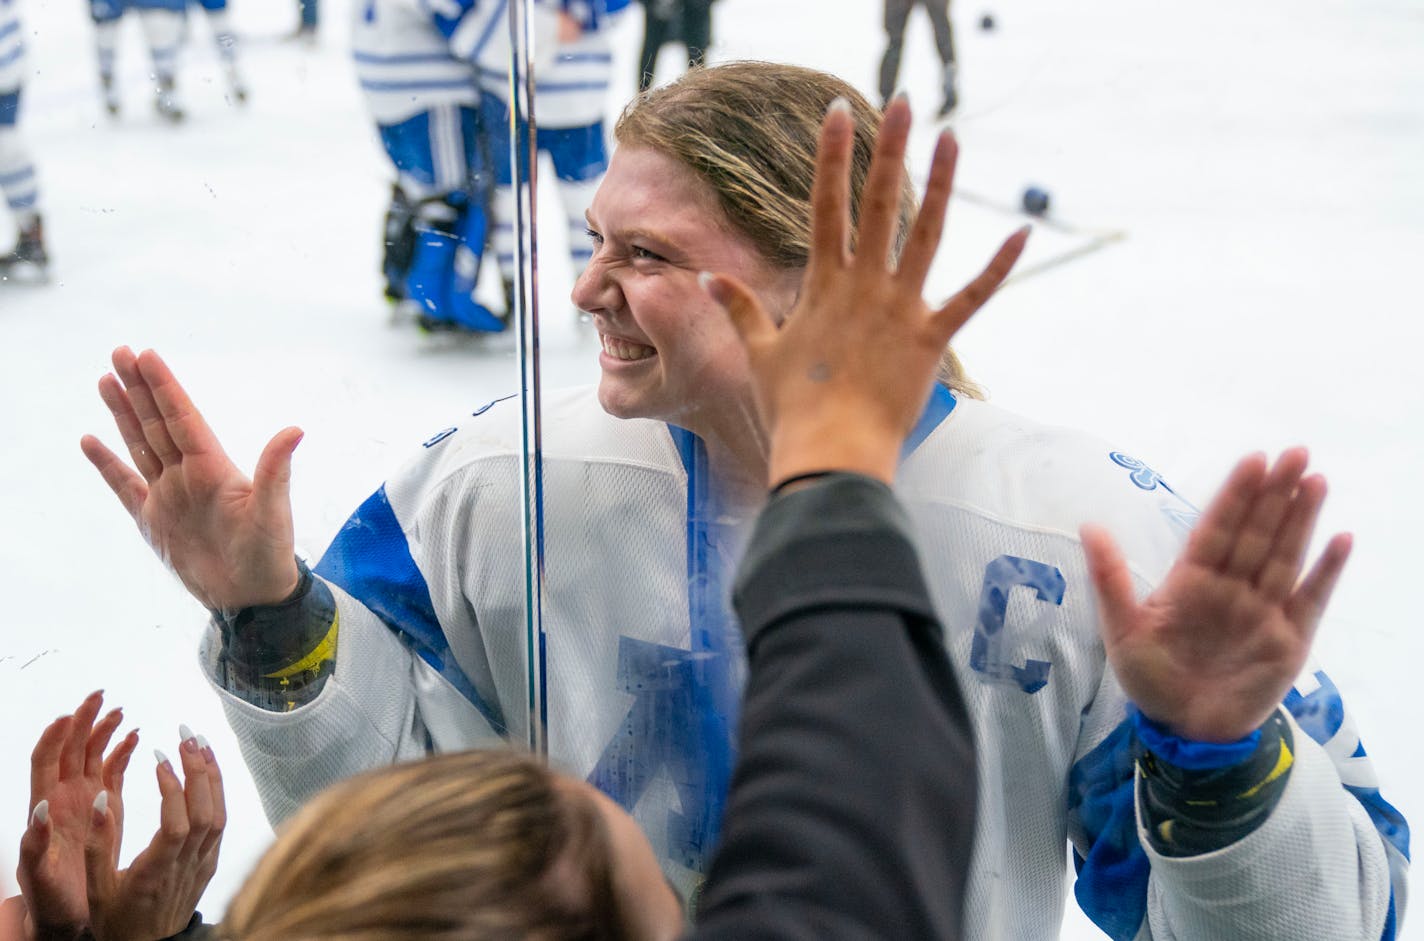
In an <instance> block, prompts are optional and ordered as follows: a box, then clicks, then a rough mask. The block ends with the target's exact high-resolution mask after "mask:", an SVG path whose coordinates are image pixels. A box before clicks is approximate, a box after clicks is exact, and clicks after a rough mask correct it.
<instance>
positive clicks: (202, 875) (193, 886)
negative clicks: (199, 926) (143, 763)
mask: <svg viewBox="0 0 1424 941" xmlns="http://www.w3.org/2000/svg"><path fill="white" fill-rule="evenodd" d="M180 735H181V738H182V741H181V742H180V743H179V746H178V755H179V759H180V762H181V764H182V766H183V780H181V781H180V780H179V779H178V775H177V774H176V773H174V770H173V765H172V764H171V763H170V762H169V760H168V759H167V757H166V756H163V755H160V756H159V758H160V760H159V762H158V767H157V772H156V773H157V776H158V791H159V794H160V795H161V797H162V804H161V805H160V809H159V827H158V832H157V833H155V834H154V835H153V839H152V840H151V841H150V842H149V844H148V846H147V847H146V848H144V850H143V851H142V852H140V853H139V854H138V855H137V856H136V857H134V860H133V862H132V863H131V864H130V865H129V867H128V868H127V869H124V870H122V871H120V870H118V868H117V864H118V857H119V843H120V841H121V840H122V837H123V826H122V818H121V817H116V816H115V814H114V813H113V811H114V809H115V808H116V806H121V805H116V803H115V802H114V801H110V803H109V811H110V812H109V813H108V814H104V815H96V817H95V820H94V823H93V825H92V826H91V828H90V831H89V839H88V842H87V844H86V847H85V863H86V871H87V875H88V892H89V895H88V904H89V910H90V913H91V915H90V917H91V920H92V924H93V926H94V934H95V937H96V939H97V941H150V939H154V938H166V937H169V936H171V935H175V934H177V933H178V932H179V931H181V930H182V929H183V927H184V926H185V925H187V924H188V921H189V919H190V918H192V916H193V912H194V911H195V910H196V909H197V906H198V900H199V899H200V898H201V897H202V894H203V890H204V889H206V888H207V885H208V883H209V882H210V881H211V880H212V878H213V874H214V873H215V872H216V871H217V864H218V851H219V848H220V847H221V845H222V834H223V829H224V827H225V826H226V825H227V810H226V805H225V803H224V797H223V782H222V773H221V771H220V770H219V769H218V763H217V758H216V757H215V756H214V755H213V750H212V748H210V747H209V746H208V745H207V744H206V743H204V742H202V741H200V740H199V739H198V738H197V737H196V736H195V735H193V734H192V732H191V731H189V730H188V729H187V728H182V729H181V731H180Z"/></svg>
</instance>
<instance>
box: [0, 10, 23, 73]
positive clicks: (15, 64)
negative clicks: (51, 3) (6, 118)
mask: <svg viewBox="0 0 1424 941" xmlns="http://www.w3.org/2000/svg"><path fill="white" fill-rule="evenodd" d="M24 69H25V37H24V35H23V34H22V32H21V30H20V0H0V95H8V94H10V93H11V92H15V91H18V90H19V88H20V86H21V85H22V84H23V82H24Z"/></svg>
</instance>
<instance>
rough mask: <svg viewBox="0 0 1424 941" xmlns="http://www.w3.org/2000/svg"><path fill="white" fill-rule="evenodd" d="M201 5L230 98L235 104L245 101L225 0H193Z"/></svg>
mask: <svg viewBox="0 0 1424 941" xmlns="http://www.w3.org/2000/svg"><path fill="white" fill-rule="evenodd" d="M195 3H196V5H197V6H199V7H201V8H202V10H203V13H204V17H205V19H207V21H208V28H209V29H211V30H212V33H213V45H214V46H216V48H217V51H218V61H219V62H221V63H222V69H223V77H224V78H226V79H227V87H228V92H229V94H231V95H232V100H233V101H234V102H236V103H237V104H246V102H247V84H246V83H245V82H244V81H243V80H242V75H241V74H240V73H239V72H238V71H237V33H235V32H233V29H232V18H231V17H230V16H229V15H228V11H227V0H195Z"/></svg>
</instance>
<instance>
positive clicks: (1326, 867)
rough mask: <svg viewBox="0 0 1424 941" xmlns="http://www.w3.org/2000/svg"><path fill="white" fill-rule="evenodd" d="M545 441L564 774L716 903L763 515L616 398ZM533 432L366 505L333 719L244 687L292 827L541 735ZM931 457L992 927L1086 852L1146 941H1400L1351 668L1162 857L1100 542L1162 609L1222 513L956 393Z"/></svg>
mask: <svg viewBox="0 0 1424 941" xmlns="http://www.w3.org/2000/svg"><path fill="white" fill-rule="evenodd" d="M543 427H544V430H545V431H544V443H545V453H544V464H543V493H542V500H543V503H542V505H543V510H544V513H545V517H546V520H547V526H548V530H547V535H546V539H545V541H544V544H543V545H542V547H541V549H542V561H543V566H544V571H545V579H546V580H545V592H544V595H543V597H542V599H541V602H542V606H543V623H544V629H545V637H544V638H543V644H542V649H543V651H544V654H545V658H546V669H547V677H548V700H547V719H548V725H549V743H550V753H551V758H552V759H553V761H554V762H555V764H556V765H557V766H559V767H561V768H563V769H564V770H567V771H569V772H570V773H573V774H575V775H578V776H581V777H586V778H588V779H590V780H592V781H594V782H595V783H597V784H599V786H601V787H603V788H605V789H606V790H607V791H608V792H609V793H610V794H612V796H614V797H615V798H616V799H618V800H619V801H621V802H622V803H624V805H625V806H627V807H628V808H629V809H630V810H632V812H633V813H634V815H635V817H636V818H637V819H638V821H639V823H640V824H642V825H643V827H644V828H645V830H646V831H647V832H648V834H649V837H650V839H651V840H652V842H653V845H654V847H655V848H657V849H658V850H659V851H660V852H661V853H662V855H663V858H664V861H665V867H666V868H667V870H668V871H669V873H670V874H671V875H672V876H673V877H674V879H675V880H677V881H680V882H682V883H683V884H684V885H687V884H688V882H689V881H690V880H691V879H693V878H695V873H694V870H695V869H696V868H698V867H699V866H700V865H702V864H704V863H705V861H706V859H707V856H708V853H709V852H710V849H711V846H712V840H713V839H714V837H715V831H716V824H717V821H718V816H719V814H720V800H721V798H722V796H723V793H724V788H725V782H726V775H727V773H728V771H729V769H730V766H731V762H732V754H731V741H732V739H731V734H732V728H733V726H734V716H735V700H736V692H737V683H738V681H739V676H740V665H739V659H738V658H739V654H740V646H739V643H738V642H737V640H736V638H737V635H736V633H735V630H734V629H733V627H732V626H731V625H730V623H729V622H727V620H726V617H727V614H726V606H725V596H726V592H727V590H728V589H729V587H730V581H731V573H732V569H731V566H732V564H733V562H734V560H735V558H736V557H737V555H738V553H739V551H740V547H741V545H742V544H743V540H744V539H745V538H746V535H747V532H748V530H747V525H748V524H749V522H750V518H751V515H752V512H753V508H747V509H746V511H744V512H741V513H738V512H736V510H735V508H732V507H727V506H721V505H719V504H718V502H717V500H716V488H715V485H714V486H711V487H709V486H707V481H708V469H707V466H706V463H705V461H706V458H705V451H704V450H703V449H702V448H701V446H700V442H699V441H698V440H697V439H696V438H694V437H693V436H691V435H689V434H687V433H686V432H683V431H681V430H680V429H676V428H672V427H670V426H668V425H664V424H661V423H658V422H653V421H643V420H635V421H623V420H618V419H614V418H612V417H610V416H608V415H607V414H605V413H604V412H603V410H602V409H601V408H600V407H599V405H598V402H597V399H596V397H595V395H594V394H593V392H592V390H571V391H568V392H565V393H560V394H554V395H549V396H547V397H546V400H545V413H544V426H543ZM521 437H522V416H521V412H520V409H519V407H518V403H517V402H514V401H501V402H498V403H495V404H493V405H492V406H488V407H486V408H485V409H481V410H480V411H478V412H476V413H474V414H473V415H471V416H469V417H466V418H465V419H463V420H462V421H461V422H460V424H459V426H458V427H457V428H451V429H447V431H445V432H442V433H441V434H439V435H436V436H435V437H434V438H432V439H430V440H429V441H428V442H426V445H425V447H424V449H423V452H422V454H421V455H420V456H419V457H418V458H417V459H416V460H414V461H413V462H412V463H411V464H409V465H407V466H406V467H405V468H404V469H403V470H402V471H401V472H400V473H398V474H397V475H396V476H395V477H393V478H391V479H390V480H389V481H388V482H387V483H386V484H385V486H383V487H382V488H381V489H380V490H379V491H378V492H377V493H376V494H374V495H373V496H372V497H371V498H370V499H369V500H367V502H366V503H365V504H363V505H362V507H361V508H360V509H359V510H358V511H357V512H356V513H355V514H354V515H353V516H352V517H351V519H350V521H348V523H347V524H346V526H345V527H344V528H343V529H342V531H341V532H340V533H339V534H338V535H337V537H336V538H335V540H334V541H333V543H332V545H331V547H330V548H329V549H328V551H327V553H326V555H325V557H324V558H323V559H322V561H321V563H320V564H319V565H318V566H317V569H316V571H317V573H318V575H320V576H321V577H323V578H324V579H326V580H327V581H328V583H329V584H331V585H332V590H333V594H334V595H335V597H336V599H337V605H338V617H339V625H340V626H339V639H338V644H337V660H336V667H335V672H334V674H333V675H332V676H331V677H330V678H329V679H328V680H327V682H326V685H325V686H324V688H323V689H322V690H321V692H320V694H319V695H318V696H317V698H316V699H315V700H313V701H312V702H310V703H308V704H306V705H304V706H301V707H299V708H297V709H295V710H293V711H291V712H288V713H272V712H264V711H263V710H261V709H258V708H256V707H254V706H252V705H249V704H248V703H246V702H244V701H243V700H241V699H239V698H237V697H235V696H233V695H232V694H230V693H228V692H227V691H226V690H223V689H221V688H219V690H218V691H219V694H220V695H221V696H222V697H223V699H224V703H225V708H226V711H227V714H228V718H229V721H230V722H231V723H232V726H233V728H234V729H235V731H236V732H237V734H238V737H239V740H240V741H241V742H242V746H243V753H244V757H245V758H246V760H247V763H248V766H249V768H250V769H251V771H252V773H253V775H254V777H255V779H256V782H257V785H258V790H259V793H260V794H261V796H262V799H263V801H264V805H265V807H266V809H267V812H268V815H269V816H270V817H271V818H272V819H273V820H274V821H277V820H281V819H283V818H285V817H287V816H288V815H290V814H291V813H293V812H294V811H295V810H296V809H297V808H298V807H299V806H300V805H301V803H302V802H304V801H305V800H306V799H307V798H308V797H310V796H311V795H312V794H313V793H315V792H316V791H317V790H319V789H320V788H322V787H324V786H325V785H327V784H329V783H331V782H332V781H334V780H337V779H339V778H342V777H345V776H347V775H350V774H353V773H356V772H358V771H362V770H365V769H367V768H370V767H373V766H378V765H383V764H386V763H389V762H392V761H395V760H399V759H405V758H411V757H415V756H419V755H421V754H425V753H427V752H429V751H432V750H434V751H442V750H451V749H457V748H465V747H472V746H478V745H481V744H489V743H493V742H495V741H497V740H499V739H501V738H503V737H506V736H507V737H510V738H513V739H516V740H520V739H523V738H524V736H525V734H526V730H527V726H528V721H529V713H528V706H529V697H528V694H527V689H526V685H525V677H526V673H525V656H524V655H525V650H526V637H525V627H524V600H525V573H524V565H523V558H524V553H523V550H522V542H521V535H520V533H521V528H520V526H521V507H522V505H523V503H522V497H521V495H520V476H521V474H522V468H523V463H522V459H521V456H520V442H521ZM907 452H908V453H907V456H906V457H905V460H904V462H903V464H902V466H901V471H900V477H899V480H898V483H897V491H898V493H899V494H900V496H901V498H902V500H903V501H904V502H905V504H906V506H907V509H908V511H909V513H910V517H911V519H912V520H913V522H914V525H915V527H916V531H917V538H918V541H919V544H920V549H921V552H922V561H923V566H924V570H925V572H926V575H927V576H928V578H929V580H930V583H931V586H932V590H933V592H934V594H935V603H936V606H937V608H938V610H939V611H940V613H941V620H942V622H943V624H944V626H945V630H946V645H947V647H948V650H949V654H950V660H951V662H952V663H953V665H954V668H955V671H956V674H957V676H958V679H959V682H960V685H961V688H962V689H963V692H964V695H965V699H966V703H967V705H968V707H969V712H970V714H971V716H973V717H974V722H975V738H976V742H977V745H978V749H979V773H980V776H981V778H980V781H979V794H980V805H979V809H978V823H977V829H976V833H975V843H974V854H975V858H974V860H973V863H972V866H971V880H970V885H969V891H968V897H967V899H966V920H965V928H966V933H965V936H966V937H972V938H984V939H1000V938H1013V939H1040V938H1052V937H1056V935H1057V933H1058V929H1059V923H1060V920H1061V913H1062V905H1063V892H1064V888H1065V884H1066V883H1065V879H1064V869H1065V857H1066V854H1065V846H1066V845H1071V846H1072V848H1073V851H1074V853H1075V855H1076V857H1077V859H1078V861H1079V872H1078V880H1077V885H1076V889H1075V891H1076V894H1077V896H1078V899H1079V902H1080V904H1081V905H1082V906H1083V908H1084V909H1085V910H1086V911H1087V912H1088V914H1089V915H1090V916H1091V917H1093V918H1094V920H1095V921H1097V923H1098V924H1099V925H1101V926H1102V927H1103V928H1104V930H1106V931H1107V932H1108V933H1109V935H1110V936H1111V937H1113V938H1115V939H1119V941H1125V939H1133V938H1137V939H1156V941H1166V939H1212V941H1217V939H1227V938H1229V939H1233V941H1250V939H1257V938H1259V939H1267V938H1272V939H1274V938H1281V937H1292V938H1330V939H1343V938H1365V939H1375V938H1392V937H1393V936H1394V932H1395V929H1396V927H1397V925H1398V921H1399V918H1400V917H1402V912H1403V905H1404V901H1405V895H1404V892H1405V885H1404V873H1405V870H1406V868H1407V857H1408V829H1407V826H1406V825H1405V823H1404V821H1403V819H1402V818H1401V817H1400V816H1399V814H1398V813H1397V812H1396V811H1395V810H1394V809H1393V808H1392V807H1390V805H1389V804H1388V803H1386V802H1385V801H1384V800H1383V799H1382V798H1381V797H1380V795H1379V791H1378V789H1377V786H1376V782H1375V781H1374V780H1373V777H1372V774H1371V772H1370V770H1369V762H1368V758H1366V757H1365V755H1364V749H1363V747H1361V746H1360V744H1359V738H1358V736H1357V735H1356V734H1355V732H1354V730H1353V727H1352V725H1351V723H1350V721H1349V718H1348V714H1347V713H1346V712H1345V709H1344V705H1343V702H1342V700H1341V699H1340V697H1339V695H1338V692H1337V691H1336V690H1335V689H1334V687H1333V686H1332V685H1331V683H1330V681H1329V679H1328V677H1327V676H1326V675H1325V674H1324V673H1320V672H1313V673H1311V674H1309V675H1308V676H1306V677H1305V678H1303V679H1302V680H1301V682H1300V683H1299V684H1298V685H1297V687H1296V689H1295V691H1293V692H1292V694H1291V696H1290V697H1288V699H1287V701H1286V703H1285V705H1286V707H1287V709H1288V711H1289V713H1290V715H1291V716H1292V717H1293V718H1292V719H1291V722H1292V723H1293V725H1294V729H1293V731H1294V734H1295V742H1296V745H1297V751H1298V754H1297V755H1296V756H1295V757H1296V760H1295V764H1294V766H1293V767H1292V769H1291V772H1290V775H1291V776H1290V779H1289V782H1288V784H1287V786H1286V788H1285V791H1284V793H1283V795H1282V797H1281V799H1280V801H1279V803H1278V804H1277V805H1276V806H1275V808H1274V810H1273V811H1272V813H1271V816H1270V817H1269V818H1268V820H1267V821H1266V822H1265V823H1263V824H1262V825H1261V826H1260V827H1259V828H1258V829H1257V830H1255V831H1254V832H1252V833H1251V834H1250V835H1248V836H1246V837H1244V838H1243V839H1241V840H1239V841H1237V842H1236V843H1233V844H1231V845H1230V846H1227V847H1225V848H1223V849H1220V850H1217V851H1214V852H1211V853H1208V854H1205V855H1202V856H1193V857H1182V858H1165V857H1161V856H1158V855H1156V854H1155V853H1154V852H1153V851H1151V850H1150V849H1147V848H1145V847H1146V846H1147V843H1146V842H1145V841H1144V839H1143V838H1141V837H1140V835H1139V832H1138V823H1137V820H1136V818H1135V815H1134V800H1133V789H1134V777H1133V762H1132V756H1131V755H1130V754H1129V752H1128V745H1129V738H1130V736H1129V734H1128V728H1129V726H1128V724H1127V723H1128V720H1127V702H1126V699H1125V697H1124V695H1123V693H1122V691H1121V689H1120V688H1119V686H1118V683H1117V681H1116V679H1115V678H1114V676H1113V674H1112V672H1111V670H1110V669H1109V668H1108V666H1107V663H1106V660H1105V657H1104V654H1103V648H1102V644H1101V642H1100V640H1099V637H1098V630H1097V613H1096V610H1095V600H1094V596H1093V591H1092V588H1091V582H1090V580H1089V578H1088V574H1087V569H1086V563H1085V561H1084V558H1083V553H1082V550H1081V546H1080V544H1079V541H1078V536H1077V533H1078V527H1079V524H1081V523H1082V522H1085V521H1090V520H1091V521H1093V522H1097V523H1100V524H1102V525H1105V526H1107V527H1108V528H1109V530H1110V531H1111V532H1112V533H1113V534H1114V535H1115V536H1116V537H1117V539H1118V541H1119V544H1120V545H1121V547H1122V549H1123V551H1124V553H1125V556H1126V558H1127V559H1128V560H1129V563H1130V565H1131V568H1132V571H1133V572H1134V573H1135V576H1136V578H1137V580H1138V582H1139V585H1140V588H1141V590H1142V591H1144V592H1145V591H1147V590H1149V589H1150V588H1151V587H1152V586H1153V585H1154V584H1155V583H1156V582H1157V581H1158V580H1159V579H1160V578H1161V577H1162V576H1163V575H1164V574H1165V572H1166V571H1167V569H1168V567H1169V566H1170V564H1171V562H1172V561H1173V560H1174V559H1175V557H1176V555H1177V553H1178V551H1179V550H1180V547H1181V544H1182V539H1183V536H1184V535H1185V533H1186V532H1187V530H1188V529H1189V528H1190V526H1191V524H1192V522H1193V521H1194V519H1195V512H1194V511H1193V510H1192V508H1191V507H1190V506H1188V505H1187V504H1185V503H1184V502H1183V501H1181V500H1180V499H1179V498H1177V497H1176V495H1175V494H1174V493H1173V492H1172V491H1171V489H1170V488H1168V487H1167V486H1166V484H1165V483H1164V482H1163V481H1162V479H1161V478H1160V477H1159V476H1158V475H1157V474H1155V473H1154V472H1153V471H1151V469H1150V468H1147V467H1145V466H1144V465H1143V464H1141V463H1140V462H1138V461H1135V460H1133V459H1132V458H1130V457H1128V456H1126V455H1123V454H1120V453H1117V452H1114V451H1113V450H1112V449H1111V448H1110V447H1107V446H1105V445H1103V444H1101V443H1099V442H1098V441H1096V440H1094V439H1091V438H1088V437H1086V436H1083V435H1080V434H1077V433H1073V432H1067V431H1062V430H1059V429H1053V428H1048V427H1044V426H1040V425H1037V424H1034V423H1032V422H1029V421H1026V420H1023V419H1020V418H1018V417H1016V416H1013V415H1010V414H1007V413H1005V412H1003V411H1001V410H1000V409H998V408H996V407H994V406H992V405H988V404H986V403H982V402H977V401H971V400H961V401H956V400H955V399H953V398H952V397H951V396H950V395H949V394H948V393H947V392H943V391H941V392H940V394H938V395H937V396H936V397H935V399H933V400H932V402H931V406H930V408H929V409H928V410H927V412H926V414H925V416H924V417H923V418H922V420H921V422H920V425H919V426H918V427H917V429H916V432H915V435H914V436H913V437H912V439H911V441H910V442H909V445H908V447H907ZM218 636H219V635H218V634H217V632H216V631H215V630H214V631H212V632H210V634H209V635H208V637H207V639H206V641H205V643H204V648H203V652H202V657H203V660H204V663H205V666H206V668H207V669H208V670H209V674H210V675H215V673H214V672H213V671H214V665H215V662H216V654H217V649H216V648H217V644H218ZM536 649H539V645H536ZM906 721H911V722H912V721H914V717H906ZM867 864H868V865H873V863H867Z"/></svg>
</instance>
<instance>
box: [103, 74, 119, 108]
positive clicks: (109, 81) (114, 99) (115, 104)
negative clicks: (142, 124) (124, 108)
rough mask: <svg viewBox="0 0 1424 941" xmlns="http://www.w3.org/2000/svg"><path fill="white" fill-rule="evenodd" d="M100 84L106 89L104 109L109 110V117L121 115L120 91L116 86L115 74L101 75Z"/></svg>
mask: <svg viewBox="0 0 1424 941" xmlns="http://www.w3.org/2000/svg"><path fill="white" fill-rule="evenodd" d="M99 85H100V86H101V87H102V88H103V89H104V110H105V111H107V112H109V117H111V118H117V117H118V116H119V92H118V90H117V89H116V88H114V76H112V75H100V76H99Z"/></svg>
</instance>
